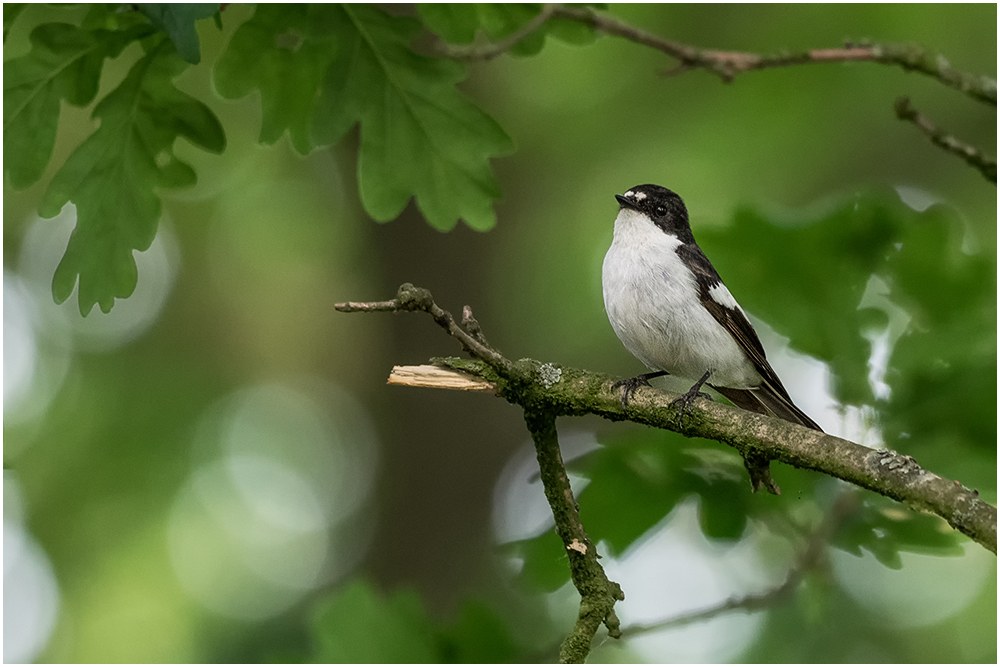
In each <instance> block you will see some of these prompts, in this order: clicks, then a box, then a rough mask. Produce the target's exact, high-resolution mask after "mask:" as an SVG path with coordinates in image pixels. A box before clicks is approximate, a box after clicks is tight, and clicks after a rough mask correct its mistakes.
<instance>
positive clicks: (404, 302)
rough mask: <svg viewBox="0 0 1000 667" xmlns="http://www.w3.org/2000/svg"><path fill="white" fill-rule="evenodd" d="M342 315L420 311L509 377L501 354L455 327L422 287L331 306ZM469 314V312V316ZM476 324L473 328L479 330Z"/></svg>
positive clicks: (407, 287) (407, 286)
mask: <svg viewBox="0 0 1000 667" xmlns="http://www.w3.org/2000/svg"><path fill="white" fill-rule="evenodd" d="M333 307H334V308H335V309H336V310H339V311H340V312H342V313H371V312H398V311H401V310H404V311H407V310H408V311H423V312H425V313H428V314H430V316H431V317H433V318H434V321H435V322H437V323H438V324H439V325H440V326H441V327H442V328H443V329H444V330H445V331H447V332H448V333H449V334H451V335H452V336H453V337H454V338H457V339H458V342H460V343H461V344H462V347H463V348H465V351H466V352H468V353H469V354H471V355H472V356H474V357H478V358H479V359H482V360H483V361H485V362H486V363H488V364H489V365H490V366H492V367H493V369H494V370H496V371H497V372H498V373H504V374H509V372H510V368H511V363H510V361H508V360H507V359H506V358H505V357H504V356H503V355H502V354H500V352H498V351H497V350H495V349H494V348H492V347H490V346H489V345H487V344H485V343H484V342H483V341H485V338H481V334H482V332H481V331H480V336H478V337H477V336H475V335H470V334H469V333H467V332H466V331H465V330H463V329H462V327H460V326H458V323H456V322H455V318H454V317H452V316H451V313H449V312H448V311H447V310H443V309H442V308H441V307H440V306H438V305H437V304H436V303H435V302H434V298H433V297H432V296H431V293H430V291H429V290H426V289H424V288H422V287H414V286H413V285H411V284H410V283H404V284H402V285H400V287H399V291H398V292H397V293H396V298H395V299H392V300H391V301H345V302H343V303H337V304H334V306H333ZM471 313H472V311H471V310H470V311H469V314H470V315H471ZM478 324H479V323H478V322H477V323H476V326H477V327H478Z"/></svg>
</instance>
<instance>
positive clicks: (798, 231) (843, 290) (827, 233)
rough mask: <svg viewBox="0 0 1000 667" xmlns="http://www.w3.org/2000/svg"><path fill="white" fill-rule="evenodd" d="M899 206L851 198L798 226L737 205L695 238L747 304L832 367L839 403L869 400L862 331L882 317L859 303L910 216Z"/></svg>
mask: <svg viewBox="0 0 1000 667" xmlns="http://www.w3.org/2000/svg"><path fill="white" fill-rule="evenodd" d="M902 208H903V207H902V205H901V204H899V202H898V200H897V201H895V202H892V201H886V200H885V199H883V198H880V197H872V196H865V197H856V198H852V199H851V200H849V201H847V202H844V203H843V204H841V205H839V206H838V207H837V208H836V209H835V210H833V211H832V212H831V213H829V214H827V215H825V216H824V217H823V218H822V219H820V220H813V221H807V220H803V223H801V224H796V225H795V226H792V225H787V224H785V225H781V224H777V223H773V222H771V221H769V220H768V219H767V218H765V217H764V216H762V215H761V214H759V213H754V212H751V211H749V210H742V211H739V212H738V213H737V215H736V218H735V220H734V222H733V224H732V225H730V226H729V227H726V228H723V229H706V230H699V232H698V241H699V243H700V244H701V246H702V247H703V248H704V249H705V253H706V254H707V255H708V256H709V257H711V258H712V262H713V263H714V264H715V267H716V268H717V269H718V271H719V273H720V275H721V276H722V278H723V280H725V281H726V282H727V284H729V285H733V286H735V287H736V289H732V291H733V295H734V296H735V297H736V299H737V300H738V301H739V302H740V303H741V304H742V305H743V307H744V308H746V309H747V310H748V311H749V312H750V313H751V314H752V315H754V316H756V317H760V318H761V319H763V320H764V321H765V322H767V323H768V324H769V325H771V326H772V327H774V329H775V330H776V331H777V332H778V333H779V334H781V335H783V336H788V337H789V338H790V339H791V341H790V344H791V345H792V347H794V348H795V349H797V350H799V351H801V352H805V353H806V354H809V355H812V356H813V357H816V358H817V359H820V360H822V361H825V362H826V363H828V364H829V365H830V368H831V371H832V373H833V376H834V378H833V379H834V386H833V391H834V395H835V396H836V397H837V399H838V400H839V401H841V402H842V403H844V404H848V405H866V404H867V405H871V404H873V403H874V401H875V397H874V394H873V393H872V389H871V385H870V384H869V382H868V359H869V357H870V356H871V343H870V342H869V341H868V339H866V338H865V337H864V335H863V333H864V332H865V331H866V330H868V329H870V328H872V327H873V326H875V324H876V323H884V321H885V317H884V315H883V314H882V313H881V312H880V311H875V310H868V309H865V310H859V309H858V305H859V303H860V302H861V297H862V295H863V294H864V292H865V289H866V287H867V285H868V281H869V279H870V278H871V276H872V274H874V273H876V272H877V271H878V270H879V269H880V268H881V267H882V266H883V265H884V259H885V256H886V255H887V254H888V252H889V249H890V248H891V247H892V245H893V244H894V243H896V242H897V241H898V240H899V234H900V230H901V228H902V227H903V226H904V225H905V224H906V221H907V220H908V219H909V218H911V217H912V212H909V213H908V212H906V211H904V210H902ZM803 218H805V216H803ZM740 288H742V291H740Z"/></svg>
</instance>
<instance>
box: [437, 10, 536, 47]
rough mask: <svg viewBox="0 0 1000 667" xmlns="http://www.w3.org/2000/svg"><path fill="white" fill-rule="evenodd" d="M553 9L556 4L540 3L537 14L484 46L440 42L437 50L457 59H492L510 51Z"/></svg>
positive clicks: (534, 29) (532, 31)
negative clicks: (502, 37) (453, 44)
mask: <svg viewBox="0 0 1000 667" xmlns="http://www.w3.org/2000/svg"><path fill="white" fill-rule="evenodd" d="M555 11H556V5H542V11H540V12H539V13H538V15H537V16H535V17H534V18H532V19H531V20H530V21H528V22H527V23H525V24H524V25H523V26H522V27H521V28H519V29H518V30H516V31H514V32H513V33H511V34H510V35H508V36H507V37H505V38H504V39H502V40H500V41H499V42H495V43H493V44H487V45H485V46H476V45H472V46H452V45H450V44H444V43H442V44H441V45H440V46H439V47H438V50H439V51H440V52H441V54H442V55H444V56H446V57H449V58H456V59H459V60H492V59H493V58H496V57H497V56H499V55H503V54H504V53H506V52H507V51H510V50H511V49H512V48H514V45H515V44H517V43H518V42H520V41H521V40H522V39H524V38H525V37H527V36H528V35H531V34H532V33H534V32H535V31H536V30H538V29H539V28H541V27H542V25H543V24H544V23H545V22H546V21H548V20H549V19H550V18H552V15H553V14H554V13H555Z"/></svg>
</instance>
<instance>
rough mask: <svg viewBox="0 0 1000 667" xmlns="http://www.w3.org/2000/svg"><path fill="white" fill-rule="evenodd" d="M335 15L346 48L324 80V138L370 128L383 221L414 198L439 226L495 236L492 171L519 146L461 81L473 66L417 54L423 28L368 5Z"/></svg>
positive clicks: (368, 162)
mask: <svg viewBox="0 0 1000 667" xmlns="http://www.w3.org/2000/svg"><path fill="white" fill-rule="evenodd" d="M331 11H337V12H339V13H338V14H337V15H335V16H332V17H331V24H332V25H331V30H333V31H335V33H336V37H335V41H336V43H337V44H338V50H337V54H336V57H335V59H334V60H333V62H332V63H331V66H330V68H329V70H328V71H327V74H326V77H325V79H324V84H323V90H322V92H321V93H320V98H319V102H318V108H317V114H316V125H315V130H316V136H317V138H318V139H319V140H320V141H322V142H325V143H332V142H334V141H336V140H338V139H339V138H340V136H342V135H343V133H344V132H345V131H346V130H347V129H349V128H350V127H351V126H352V125H353V124H354V122H356V121H360V122H361V155H360V158H359V164H358V172H359V175H358V180H359V186H360V189H361V200H362V203H363V204H364V206H365V210H366V211H368V213H369V215H371V216H372V217H373V218H375V219H376V220H378V221H380V222H382V221H387V220H391V219H393V218H395V217H397V216H398V215H399V214H400V213H401V212H402V210H403V208H404V207H405V206H406V203H407V202H408V201H409V199H410V197H411V196H413V195H416V198H417V206H418V208H419V209H420V211H421V212H422V213H423V215H424V218H425V219H426V220H427V221H428V222H429V223H430V224H431V225H432V226H434V227H436V228H438V229H441V230H448V229H451V228H453V227H454V226H455V223H456V221H457V220H458V219H459V218H461V219H462V220H464V221H465V222H466V223H467V224H468V225H469V226H470V227H472V228H473V229H478V230H486V229H489V228H491V227H492V226H493V225H494V224H495V223H496V215H495V213H494V211H493V207H492V200H493V199H495V198H497V197H499V196H500V188H499V186H498V185H497V183H496V180H495V178H494V176H493V172H492V171H491V169H490V166H489V159H490V157H492V156H497V155H503V154H506V153H508V152H510V151H511V150H512V144H511V141H510V138H509V137H508V136H507V135H506V134H505V133H504V131H503V130H502V129H501V128H500V126H499V125H497V123H496V122H495V121H494V120H493V119H492V118H490V117H489V116H487V115H486V114H485V113H483V112H482V111H480V110H479V109H478V108H476V107H475V106H474V105H473V104H472V103H471V102H469V101H468V100H467V99H466V98H465V97H464V96H463V95H462V94H461V93H459V92H458V90H457V89H456V88H455V84H456V83H458V82H459V81H461V80H462V79H463V78H464V77H465V68H464V67H463V66H462V65H460V64H458V63H455V62H452V61H449V60H443V59H439V58H427V57H424V56H420V55H417V54H416V53H414V52H413V51H411V50H410V49H409V48H408V44H409V42H410V40H411V39H412V38H413V37H414V36H415V35H416V34H417V33H418V32H419V31H420V24H419V23H418V22H416V21H414V20H412V19H408V18H405V17H392V16H389V15H388V14H386V13H385V12H383V11H381V10H379V9H377V8H374V7H370V6H367V5H346V6H343V7H340V8H338V9H336V10H334V9H332V8H331Z"/></svg>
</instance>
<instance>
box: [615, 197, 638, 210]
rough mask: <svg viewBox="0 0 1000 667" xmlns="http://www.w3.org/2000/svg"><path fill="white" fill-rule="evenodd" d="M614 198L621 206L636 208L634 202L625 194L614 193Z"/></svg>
mask: <svg viewBox="0 0 1000 667" xmlns="http://www.w3.org/2000/svg"><path fill="white" fill-rule="evenodd" d="M615 199H617V200H618V203H619V204H621V207H622V208H636V205H635V202H634V201H632V200H631V199H629V198H628V197H626V196H625V195H615Z"/></svg>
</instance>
